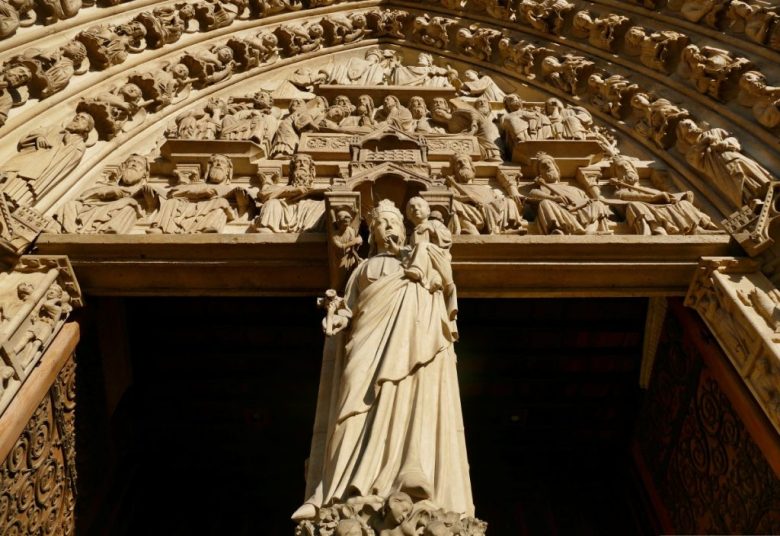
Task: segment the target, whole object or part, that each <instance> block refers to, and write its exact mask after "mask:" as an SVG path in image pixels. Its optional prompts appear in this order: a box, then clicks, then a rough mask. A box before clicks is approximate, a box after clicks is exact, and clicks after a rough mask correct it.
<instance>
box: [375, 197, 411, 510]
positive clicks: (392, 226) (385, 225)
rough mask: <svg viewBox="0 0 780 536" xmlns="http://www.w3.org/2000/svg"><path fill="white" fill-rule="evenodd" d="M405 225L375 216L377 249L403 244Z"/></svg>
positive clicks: (387, 216) (382, 250)
mask: <svg viewBox="0 0 780 536" xmlns="http://www.w3.org/2000/svg"><path fill="white" fill-rule="evenodd" d="M403 226H404V225H403V222H402V221H400V219H399V218H398V216H397V215H396V214H394V213H392V212H380V213H379V215H378V216H376V217H374V220H373V222H372V223H371V237H372V238H373V239H374V244H376V249H377V251H378V252H379V253H385V252H387V247H388V244H390V243H394V244H398V245H399V246H400V245H402V244H401V241H402V237H403V236H404V228H403ZM391 500H392V497H391V498H390V499H388V505H389V504H390V503H391ZM410 509H411V505H410Z"/></svg>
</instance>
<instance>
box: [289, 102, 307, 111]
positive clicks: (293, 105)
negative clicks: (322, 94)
mask: <svg viewBox="0 0 780 536" xmlns="http://www.w3.org/2000/svg"><path fill="white" fill-rule="evenodd" d="M304 108H306V101H304V100H303V99H292V100H291V101H290V105H289V106H288V107H287V109H288V110H289V111H290V113H293V112H297V111H298V110H303V109H304Z"/></svg>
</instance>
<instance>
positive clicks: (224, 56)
mask: <svg viewBox="0 0 780 536" xmlns="http://www.w3.org/2000/svg"><path fill="white" fill-rule="evenodd" d="M217 59H218V60H219V61H220V62H222V63H223V64H227V63H229V62H230V61H231V60H232V59H233V51H232V50H230V49H229V48H228V47H221V48H220V49H219V50H218V51H217Z"/></svg>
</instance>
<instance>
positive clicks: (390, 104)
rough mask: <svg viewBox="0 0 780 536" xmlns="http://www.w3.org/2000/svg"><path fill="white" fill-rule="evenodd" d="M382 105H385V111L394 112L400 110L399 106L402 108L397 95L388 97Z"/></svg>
mask: <svg viewBox="0 0 780 536" xmlns="http://www.w3.org/2000/svg"><path fill="white" fill-rule="evenodd" d="M382 104H383V106H384V108H385V110H393V109H395V108H398V107H399V106H401V101H399V100H398V97H396V96H395V95H388V96H387V97H385V99H384V100H383V101H382Z"/></svg>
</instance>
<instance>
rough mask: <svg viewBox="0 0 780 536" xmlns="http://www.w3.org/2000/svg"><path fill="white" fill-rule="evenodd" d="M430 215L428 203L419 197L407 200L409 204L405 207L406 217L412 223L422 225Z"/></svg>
mask: <svg viewBox="0 0 780 536" xmlns="http://www.w3.org/2000/svg"><path fill="white" fill-rule="evenodd" d="M430 215H431V207H430V206H428V203H427V202H426V201H425V200H424V199H422V198H419V197H413V198H412V199H410V200H409V204H408V205H407V206H406V217H407V218H409V219H410V220H411V221H412V223H414V224H418V223H422V222H424V221H425V220H427V219H428V216H430Z"/></svg>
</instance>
